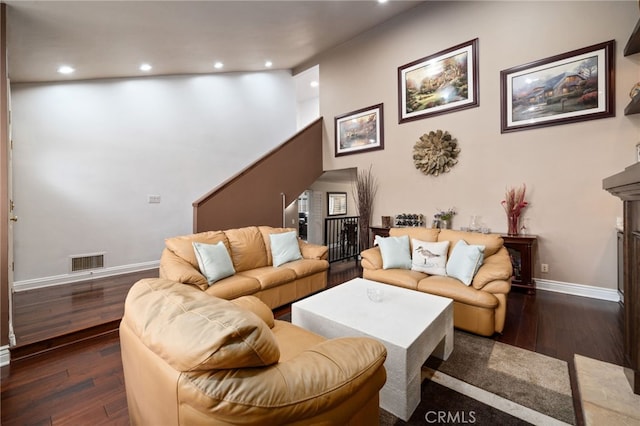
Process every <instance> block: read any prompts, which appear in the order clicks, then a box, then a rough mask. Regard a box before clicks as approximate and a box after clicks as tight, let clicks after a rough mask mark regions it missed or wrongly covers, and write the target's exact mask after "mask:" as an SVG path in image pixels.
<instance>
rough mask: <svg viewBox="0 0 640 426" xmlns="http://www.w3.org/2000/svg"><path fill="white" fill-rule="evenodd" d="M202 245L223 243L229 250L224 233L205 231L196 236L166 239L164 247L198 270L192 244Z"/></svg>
mask: <svg viewBox="0 0 640 426" xmlns="http://www.w3.org/2000/svg"><path fill="white" fill-rule="evenodd" d="M194 241H195V242H198V243H204V244H216V243H218V242H220V241H222V242H223V243H224V245H225V246H227V248H229V243H228V241H227V238H226V236H225V235H224V232H222V231H207V232H200V233H198V234H191V235H181V236H179V237H172V238H167V239H166V240H165V246H166V247H167V248H168V249H169V250H171V251H172V252H174V253H175V254H176V255H177V256H178V257H180V258H182V259H184V260H186V261H187V262H189V263H190V264H191V266H193V267H194V268H198V259H197V258H196V254H195V252H194V251H193V245H192V244H191V243H193V242H194Z"/></svg>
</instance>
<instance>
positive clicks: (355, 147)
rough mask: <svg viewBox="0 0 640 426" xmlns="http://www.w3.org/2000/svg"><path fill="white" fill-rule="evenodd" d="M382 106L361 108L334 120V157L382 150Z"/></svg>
mask: <svg viewBox="0 0 640 426" xmlns="http://www.w3.org/2000/svg"><path fill="white" fill-rule="evenodd" d="M383 122H384V119H383V108H382V104H378V105H373V106H370V107H367V108H362V109H359V110H357V111H353V112H349V113H347V114H343V115H340V116H337V117H336V118H335V128H336V153H335V156H336V157H339V156H341V155H349V154H358V153H361V152H366V151H374V150H378V149H384V124H383Z"/></svg>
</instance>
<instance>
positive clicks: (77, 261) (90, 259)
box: [71, 253, 104, 272]
mask: <svg viewBox="0 0 640 426" xmlns="http://www.w3.org/2000/svg"><path fill="white" fill-rule="evenodd" d="M98 268H104V253H100V254H90V255H82V256H71V272H77V271H87V270H90V269H98Z"/></svg>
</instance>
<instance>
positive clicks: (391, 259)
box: [376, 235, 411, 269]
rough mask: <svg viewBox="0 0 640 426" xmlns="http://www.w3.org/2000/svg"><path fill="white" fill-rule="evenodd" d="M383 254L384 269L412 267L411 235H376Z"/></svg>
mask: <svg viewBox="0 0 640 426" xmlns="http://www.w3.org/2000/svg"><path fill="white" fill-rule="evenodd" d="M376 242H377V243H378V246H380V254H382V269H411V250H410V249H409V236H408V235H403V236H401V237H386V238H383V237H376Z"/></svg>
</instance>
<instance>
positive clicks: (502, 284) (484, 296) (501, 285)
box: [361, 228, 513, 336]
mask: <svg viewBox="0 0 640 426" xmlns="http://www.w3.org/2000/svg"><path fill="white" fill-rule="evenodd" d="M401 235H408V236H409V239H410V240H411V239H413V238H414V239H417V240H421V241H428V242H436V241H445V240H446V241H450V244H449V255H450V254H451V251H452V250H453V247H454V246H455V244H456V243H457V242H458V241H459V240H461V239H462V240H464V241H466V242H467V243H468V244H479V245H484V246H485V251H484V261H483V263H482V266H481V267H480V269H478V271H477V273H476V274H475V276H474V278H473V281H472V282H471V285H469V286H467V285H465V284H464V283H462V282H461V281H459V280H457V279H455V278H452V277H448V276H438V275H427V274H425V273H423V272H418V271H413V270H407V269H383V263H382V256H381V253H380V248H379V247H377V246H376V247H373V248H370V249H368V250H364V251H363V252H362V253H361V255H362V267H363V274H362V276H363V278H366V279H370V280H373V281H379V282H382V283H386V284H391V285H396V286H399V287H405V288H409V289H412V290H417V291H422V292H425V293H430V294H435V295H438V296H444V297H448V298H451V299H453V317H454V319H453V322H454V326H455V327H457V328H459V329H462V330H466V331H469V332H472V333H476V334H479V335H483V336H491V335H492V334H494V333H496V332H497V333H501V332H502V330H503V328H504V322H505V316H506V312H507V294H508V293H509V291H510V290H511V275H512V272H513V271H512V266H511V260H510V257H509V252H508V251H507V249H506V247H504V241H503V239H502V237H500V235H497V234H480V233H476V232H463V231H453V230H450V229H443V230H440V229H427V228H391V229H390V232H389V236H401Z"/></svg>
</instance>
